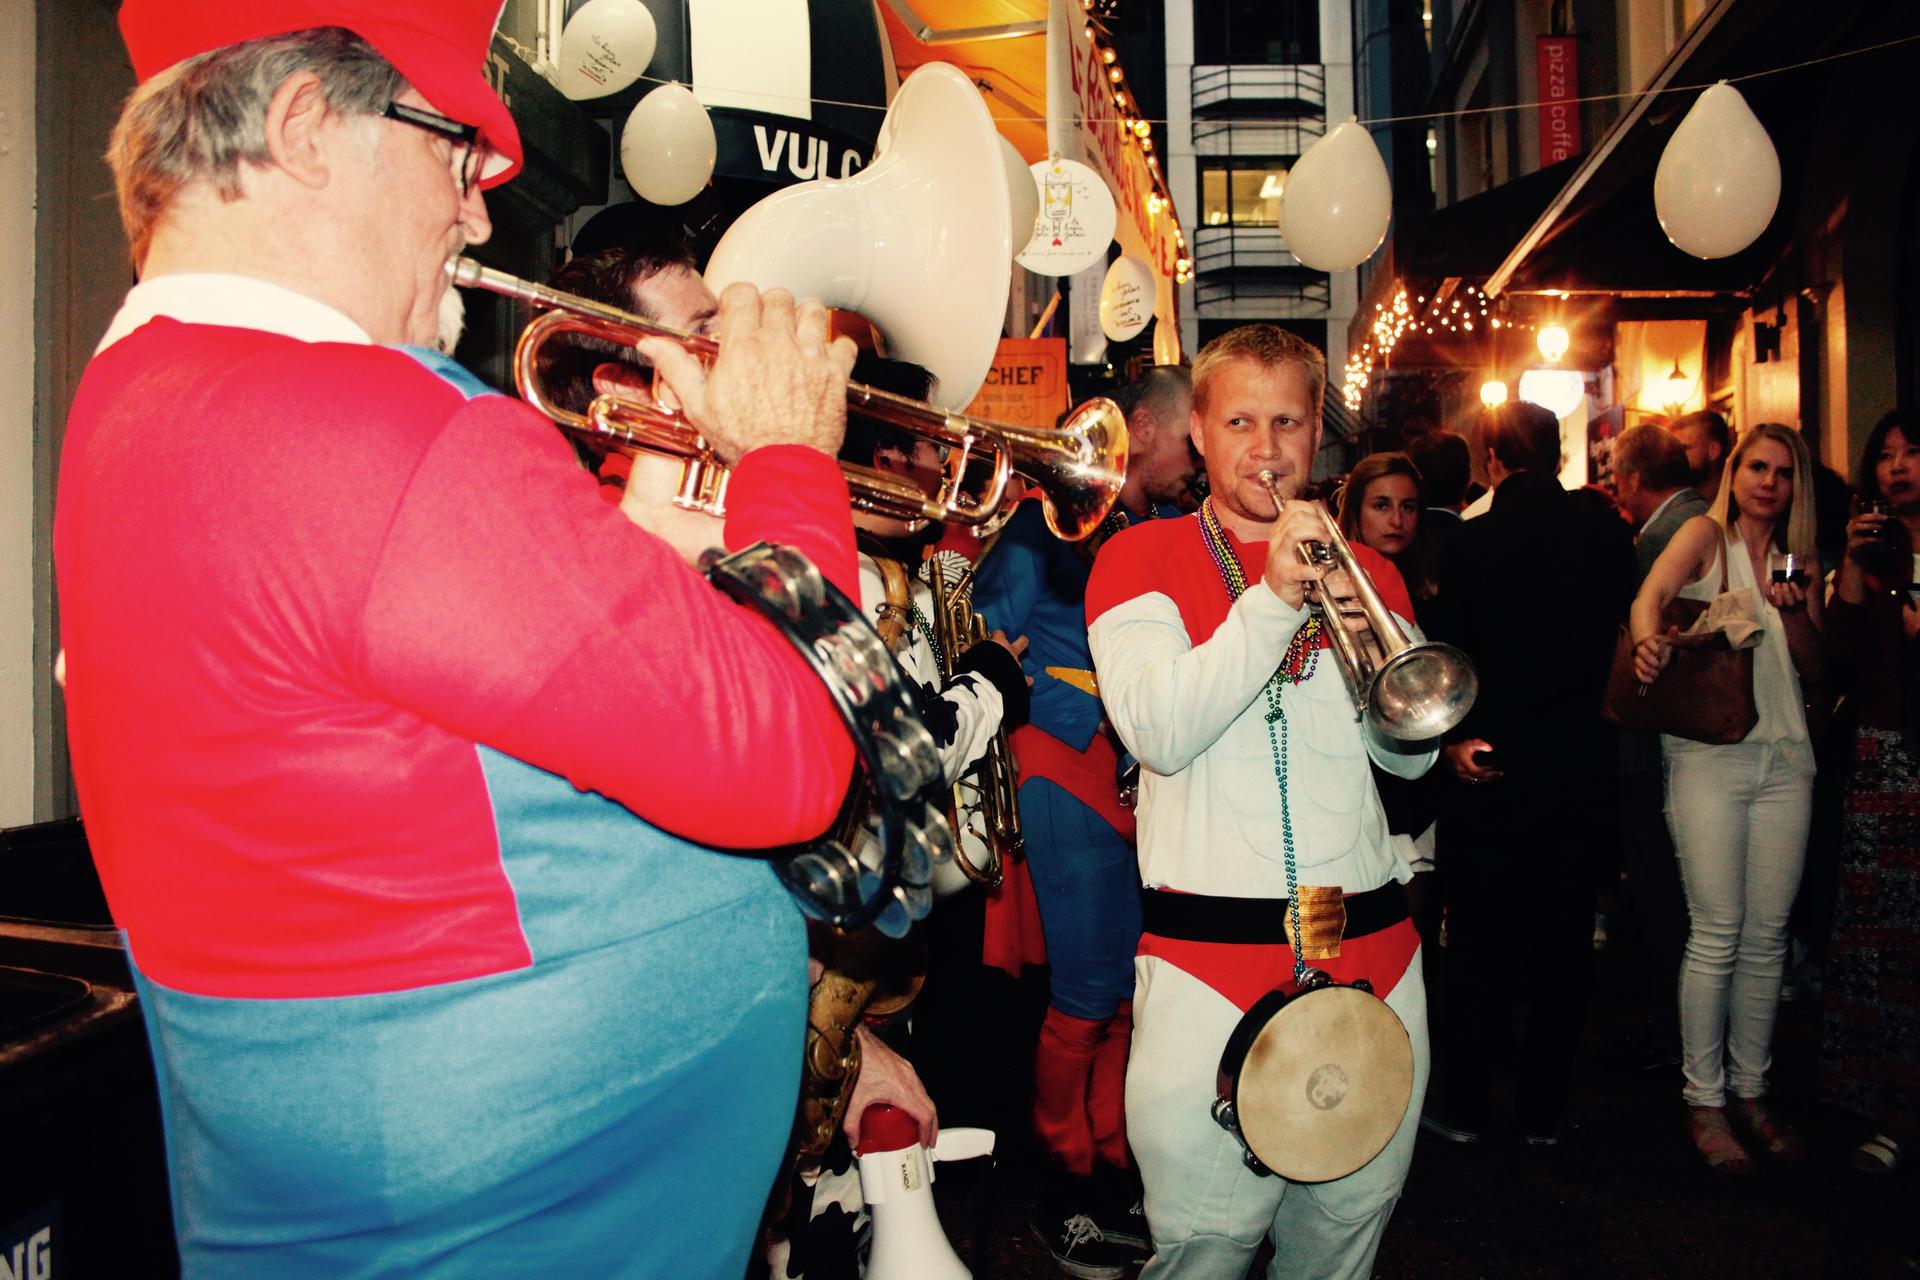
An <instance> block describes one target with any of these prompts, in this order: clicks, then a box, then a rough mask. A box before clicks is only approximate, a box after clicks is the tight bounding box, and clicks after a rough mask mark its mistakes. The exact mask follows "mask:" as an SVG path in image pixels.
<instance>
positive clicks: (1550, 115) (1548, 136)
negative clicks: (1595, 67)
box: [1533, 36, 1581, 169]
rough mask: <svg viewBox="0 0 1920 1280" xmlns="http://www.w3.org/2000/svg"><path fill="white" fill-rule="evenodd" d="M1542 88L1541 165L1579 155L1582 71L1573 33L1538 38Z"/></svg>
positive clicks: (1540, 84)
mask: <svg viewBox="0 0 1920 1280" xmlns="http://www.w3.org/2000/svg"><path fill="white" fill-rule="evenodd" d="M1533 43H1534V56H1535V59H1536V70H1537V72H1538V80H1539V88H1540V167H1541V168H1543V169H1544V168H1546V167H1547V166H1548V165H1551V164H1558V163H1559V162H1560V161H1562V160H1565V159H1567V158H1568V157H1569V156H1577V155H1579V154H1580V151H1581V144H1580V104H1579V102H1578V101H1577V99H1578V98H1579V97H1580V72H1579V66H1578V63H1577V62H1576V61H1575V56H1576V49H1575V41H1574V37H1572V36H1540V37H1538V38H1537V39H1535V40H1534V42H1533Z"/></svg>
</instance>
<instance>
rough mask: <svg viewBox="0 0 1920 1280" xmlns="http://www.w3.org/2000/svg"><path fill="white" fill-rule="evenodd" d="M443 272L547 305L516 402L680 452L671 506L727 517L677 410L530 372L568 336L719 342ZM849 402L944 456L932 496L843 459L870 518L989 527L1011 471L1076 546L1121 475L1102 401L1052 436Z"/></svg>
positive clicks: (1120, 450)
mask: <svg viewBox="0 0 1920 1280" xmlns="http://www.w3.org/2000/svg"><path fill="white" fill-rule="evenodd" d="M449 271H450V273H451V274H452V277H453V282H454V283H455V284H457V285H460V286H463V287H466V288H476V289H485V290H488V291H489V292H492V293H498V294H502V295H504V296H506V297H509V298H517V299H519V300H520V301H522V302H527V303H531V304H533V305H534V306H539V307H547V308H550V309H551V310H549V311H548V312H547V314H545V315H542V316H539V317H537V318H536V319H535V320H534V321H533V322H532V323H531V324H529V325H528V326H527V327H526V328H525V329H524V330H523V331H522V332H521V334H520V339H519V341H518V343H516V344H515V347H514V354H513V379H514V385H515V386H516V387H517V388H518V389H519V392H520V396H521V398H522V399H524V400H525V401H526V402H527V403H528V404H530V405H532V406H533V407H534V408H535V409H538V410H539V411H540V412H541V413H544V414H545V415H547V417H549V418H551V419H553V421H554V423H555V424H556V425H558V426H559V427H560V428H561V429H562V430H564V431H567V432H569V433H570V434H573V435H576V436H579V437H581V438H583V439H585V440H586V441H587V442H588V443H589V444H591V445H593V446H595V447H596V448H599V449H603V450H607V451H610V452H620V453H653V454H662V455H665V456H667V457H672V458H678V459H680V460H681V463H682V470H681V478H680V485H679V489H678V492H677V493H676V494H675V497H674V502H675V505H677V506H682V507H686V508H688V509H690V510H695V511H703V512H706V513H707V514H709V515H715V516H721V515H725V514H726V488H727V481H728V478H729V474H730V471H729V467H728V466H727V464H726V463H725V462H724V461H723V460H721V458H720V457H719V456H718V455H717V454H715V453H714V451H713V449H712V447H711V446H710V445H709V444H708V443H707V441H706V440H705V439H704V438H703V437H702V436H701V434H700V432H699V430H698V429H697V428H696V427H694V425H693V424H692V423H691V422H689V421H688V420H687V418H686V417H685V416H684V415H683V414H679V413H676V412H673V411H671V410H669V409H666V408H664V407H662V406H661V405H659V404H657V403H655V402H653V401H650V400H644V399H640V398H635V397H626V396H600V397H598V398H597V399H595V400H594V401H593V403H592V404H591V405H590V406H589V407H588V409H587V412H586V413H584V414H581V413H575V412H572V411H571V410H568V409H565V408H563V407H561V406H560V405H558V404H556V403H555V402H554V401H553V399H552V398H551V396H550V395H549V394H548V392H547V389H546V388H545V387H544V386H543V385H542V384H541V381H540V376H539V368H538V364H539V355H540V349H541V347H542V346H543V345H544V344H545V343H547V342H549V341H552V340H553V339H555V338H557V337H560V336H562V335H566V334H574V335H578V336H582V337H588V338H598V339H600V340H601V341H603V342H609V343H613V344H614V345H616V346H621V347H631V346H632V345H634V343H636V342H637V341H639V340H640V339H641V338H648V337H653V338H664V339H666V340H668V341H670V342H674V343H677V344H679V345H680V346H681V347H684V348H685V349H686V350H687V351H688V352H689V353H691V354H693V355H695V356H699V357H701V358H703V359H707V360H711V359H712V358H713V357H714V356H715V355H716V354H717V353H718V352H719V350H720V346H719V344H718V343H716V342H715V341H713V339H711V338H705V337H701V336H700V335H698V334H691V333H683V332H681V331H680V330H678V329H672V328H668V327H667V326H665V325H660V324H655V323H653V322H652V321H650V320H647V319H646V318H644V317H642V316H637V315H634V314H633V313H632V312H628V311H622V310H621V309H620V308H618V307H610V306H607V305H605V304H604V303H599V302H594V301H592V300H591V299H588V298H582V297H579V296H577V295H575V294H571V293H563V292H561V291H560V290H558V289H550V288H548V287H546V286H545V285H540V284H535V283H534V282H533V281H531V280H523V279H521V278H519V277H518V276H512V275H508V274H507V273H506V272H504V271H496V270H494V269H493V268H491V267H486V266H482V265H481V264H480V263H478V262H475V261H474V260H473V259H471V258H466V257H461V258H456V259H455V260H454V261H453V263H452V264H451V266H450V267H449ZM847 403H848V406H849V407H850V408H853V409H857V410H859V411H860V412H861V413H863V414H865V415H867V416H868V417H870V418H873V419H875V420H877V421H879V422H882V423H885V424H886V425H888V426H892V427H896V428H898V429H900V430H902V431H905V432H907V433H909V434H911V435H914V436H917V437H919V438H921V439H925V440H928V441H931V442H932V443H934V444H936V445H941V446H943V447H945V448H947V449H948V451H949V452H948V456H947V460H946V464H945V473H944V476H943V478H942V481H941V483H940V485H939V486H938V488H937V489H936V491H935V492H933V493H931V494H929V493H928V492H926V491H925V490H923V489H921V488H919V487H918V486H916V485H914V484H912V483H910V482H908V481H905V480H901V479H899V478H897V477H894V476H890V475H888V474H886V473H885V472H881V471H876V470H874V469H873V468H871V467H863V466H859V465H856V464H853V463H845V462H843V463H842V464H841V470H842V471H844V472H845V473H846V477H847V488H848V490H849V491H850V492H851V494H852V496H853V504H854V506H856V507H858V508H860V509H861V510H863V511H870V512H873V513H874V514H876V515H884V516H891V517H894V518H896V519H901V520H908V521H918V522H926V521H937V522H941V523H948V524H960V525H969V526H976V527H977V526H981V525H986V524H989V523H990V522H992V521H994V520H995V519H996V518H997V517H999V515H1000V514H1001V511H1002V508H1004V507H1007V506H1010V505H1011V503H1012V501H1014V500H1017V499H1016V496H1015V495H1014V494H1013V493H1012V492H1011V483H1010V482H1011V480H1012V478H1013V476H1014V475H1016V474H1017V475H1019V476H1021V477H1022V478H1024V479H1025V480H1027V481H1028V482H1029V483H1030V484H1032V485H1033V486H1034V487H1035V488H1037V489H1038V490H1039V492H1040V498H1041V503H1042V505H1043V507H1044V510H1045V514H1046V520H1047V525H1048V527H1049V528H1051V529H1052V530H1053V532H1054V533H1055V534H1056V535H1057V536H1059V537H1061V538H1064V539H1066V540H1067V541H1069V542H1078V541H1079V540H1080V539H1082V538H1084V537H1086V536H1087V535H1089V534H1091V533H1092V532H1093V531H1094V530H1095V529H1097V528H1099V527H1100V522H1101V521H1102V520H1103V519H1105V518H1106V515H1107V512H1108V511H1110V510H1111V509H1112V508H1113V504H1114V501H1115V499H1117V498H1118V497H1119V496H1120V486H1121V484H1122V483H1123V482H1124V481H1125V480H1126V475H1127V420H1126V415H1125V414H1124V413H1122V412H1121V411H1120V407H1119V406H1118V405H1116V404H1114V403H1113V401H1111V400H1107V399H1103V398H1095V399H1092V400H1089V401H1087V402H1086V403H1085V404H1083V405H1081V406H1080V407H1079V408H1077V409H1076V410H1074V412H1073V414H1072V416H1071V417H1070V418H1069V419H1068V421H1067V423H1066V424H1065V426H1063V427H1062V428H1061V429H1059V430H1057V431H1043V430H1040V429H1038V428H1034V427H1023V426H1012V425H1007V424H1003V423H994V422H986V421H982V420H981V419H978V418H969V417H966V416H965V415H963V414H957V413H947V412H944V411H942V410H940V409H935V408H933V407H932V406H930V405H926V404H922V403H921V402H919V401H917V400H909V399H908V398H907V397H905V396H899V395H894V394H892V393H891V392H886V391H881V390H879V389H878V388H875V387H868V386H863V385H862V384H860V383H849V384H848V385H847ZM975 464H982V465H981V469H982V470H984V471H986V472H987V474H988V479H987V482H986V484H985V485H984V486H983V487H982V490H981V492H980V494H979V496H978V497H974V496H972V495H970V494H968V493H967V492H966V491H965V490H964V489H963V487H962V484H961V481H962V479H963V478H964V477H965V476H966V474H967V472H968V469H969V468H970V467H972V466H974V465H975Z"/></svg>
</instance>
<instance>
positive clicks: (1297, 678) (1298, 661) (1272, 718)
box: [1200, 497, 1323, 983]
mask: <svg viewBox="0 0 1920 1280" xmlns="http://www.w3.org/2000/svg"><path fill="white" fill-rule="evenodd" d="M1200 536H1201V538H1202V540H1204V541H1205V543H1206V546H1207V554H1208V555H1210V556H1212V557H1213V566H1214V568H1216V569H1218V570H1219V571H1220V581H1221V583H1222V584H1223V585H1225V587H1226V589H1227V599H1228V600H1229V601H1230V602H1231V601H1235V600H1238V599H1239V598H1240V596H1241V594H1242V593H1243V592H1245V591H1246V589H1247V575H1246V571H1245V570H1244V569H1242V568H1241V566H1240V556H1239V553H1238V552H1236V551H1235V550H1234V549H1233V544H1232V543H1231V542H1229V541H1228V540H1227V532H1226V530H1225V529H1223V528H1222V527H1221V525H1220V517H1219V516H1218V515H1216V514H1215V513H1214V510H1213V499H1212V497H1208V498H1207V500H1206V501H1204V502H1202V503H1201V504H1200ZM1322 625H1323V624H1322V623H1321V621H1320V613H1319V611H1318V610H1315V611H1314V613H1313V615H1312V616H1311V617H1309V618H1308V619H1307V621H1306V622H1305V623H1304V624H1303V625H1302V626H1301V627H1300V629H1299V630H1298V631H1296V632H1294V633H1293V639H1292V640H1291V641H1289V642H1288V644H1287V651H1286V653H1285V655H1284V656H1282V658H1281V659H1280V668H1279V670H1277V671H1275V672H1274V673H1273V678H1272V679H1270V680H1268V681H1267V684H1266V688H1265V693H1266V696H1267V744H1268V745H1269V746H1270V747H1271V748H1272V750H1273V777H1274V781H1275V782H1277V783H1278V784H1279V786H1280V848H1281V851H1282V853H1283V854H1284V856H1285V863H1286V869H1287V922H1288V925H1289V926H1290V929H1291V935H1290V936H1291V938H1292V943H1293V980H1294V981H1295V982H1296V983H1299V982H1304V981H1305V980H1306V976H1307V962H1306V959H1305V956H1304V954H1303V948H1302V946H1301V939H1300V885H1299V878H1298V875H1297V873H1296V871H1295V867H1294V853H1293V811H1292V809H1291V807H1290V806H1289V805H1288V803H1287V714H1286V711H1285V710H1284V709H1283V708H1282V707H1281V705H1280V692H1281V690H1282V689H1283V688H1284V687H1285V686H1287V685H1296V684H1299V683H1301V682H1302V681H1304V680H1306V679H1307V678H1308V677H1310V676H1312V675H1313V672H1314V668H1315V667H1316V666H1317V665H1318V663H1319V658H1320V644H1319V641H1320V629H1321V627H1322Z"/></svg>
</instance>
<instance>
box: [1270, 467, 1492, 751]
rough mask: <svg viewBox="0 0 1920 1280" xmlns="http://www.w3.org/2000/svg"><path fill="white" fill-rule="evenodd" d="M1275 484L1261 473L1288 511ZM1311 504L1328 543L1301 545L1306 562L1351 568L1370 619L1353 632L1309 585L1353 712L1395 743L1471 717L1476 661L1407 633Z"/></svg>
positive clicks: (1341, 537) (1336, 529)
mask: <svg viewBox="0 0 1920 1280" xmlns="http://www.w3.org/2000/svg"><path fill="white" fill-rule="evenodd" d="M1278 481H1279V478H1278V477H1277V476H1276V475H1275V474H1274V473H1273V472H1271V471H1262V472H1261V473H1260V482H1261V483H1262V484H1264V485H1265V486H1266V487H1267V491H1268V492H1269V493H1271V494H1273V501H1274V505H1275V507H1276V508H1278V509H1281V510H1284V509H1285V507H1286V500H1285V499H1284V498H1282V497H1281V496H1280V490H1279V484H1278ZM1313 506H1314V509H1315V510H1316V511H1318V512H1319V513H1320V518H1321V520H1322V521H1323V522H1324V523H1325V525H1326V528H1327V537H1326V540H1325V541H1324V542H1309V543H1304V544H1302V546H1301V548H1300V555H1301V559H1303V560H1305V561H1307V562H1309V563H1318V564H1323V565H1326V566H1328V567H1329V568H1333V569H1344V570H1346V573H1347V576H1348V578H1350V579H1351V580H1352V582H1353V589H1354V595H1355V597H1356V598H1357V600H1358V603H1359V612H1360V613H1361V614H1362V615H1363V616H1364V617H1365V619H1366V624H1367V625H1366V627H1365V628H1364V629H1362V630H1358V631H1355V630H1350V629H1349V628H1348V627H1347V625H1346V623H1345V622H1343V621H1342V619H1341V616H1340V611H1339V609H1337V608H1335V607H1332V606H1331V605H1330V603H1329V602H1328V601H1327V599H1326V597H1325V594H1324V591H1321V590H1316V589H1313V588H1309V591H1308V599H1309V601H1310V603H1311V605H1312V607H1313V609H1314V610H1315V611H1316V612H1318V613H1319V614H1320V616H1321V626H1322V627H1323V628H1324V629H1325V630H1326V634H1327V648H1328V649H1329V650H1330V651H1331V652H1332V654H1333V657H1334V661H1335V662H1336V663H1337V664H1338V666H1339V667H1340V674H1341V676H1342V677H1343V678H1344V679H1345V680H1346V683H1347V689H1348V690H1349V692H1351V693H1352V694H1353V702H1354V710H1355V711H1356V712H1357V713H1358V714H1360V715H1362V716H1364V717H1366V719H1367V721H1368V723H1370V724H1371V725H1373V727H1374V728H1375V729H1377V730H1378V731H1379V732H1380V733H1382V734H1384V735H1386V736H1387V737H1389V738H1394V739H1396V740H1398V741H1402V742H1425V741H1430V740H1432V739H1434V738H1438V737H1440V736H1441V735H1442V734H1444V733H1446V732H1447V731H1448V730H1449V729H1452V728H1453V727H1454V726H1455V725H1457V724H1459V723H1460V721H1461V720H1463V719H1465V718H1466V714H1467V712H1468V711H1470V710H1472V709H1473V700H1474V698H1476V697H1477V696H1479V693H1480V673H1479V672H1478V671H1477V670H1476V669H1475V668H1474V665H1473V659H1471V658H1469V657H1468V656H1467V655H1466V654H1465V653H1462V652H1461V651H1460V650H1459V649H1456V648H1454V647H1453V646H1452V645H1450V644H1444V643H1442V642H1440V641H1438V640H1415V639H1413V638H1412V637H1411V636H1409V635H1408V634H1407V630H1406V628H1405V627H1403V626H1401V625H1400V620H1399V619H1398V618H1396V617H1394V615H1393V611H1392V610H1391V609H1389V608H1387V603H1386V601H1385V600H1383V599H1381V598H1380V592H1379V590H1378V589H1377V588H1376V587H1375V586H1374V585H1373V579H1372V578H1371V577H1369V576H1368V575H1367V571H1366V570H1365V569H1362V568H1361V567H1360V562H1359V560H1358V559H1357V558H1356V557H1355V556H1354V554H1353V547H1352V545H1351V544H1349V543H1348V542H1347V537H1346V535H1345V534H1344V533H1342V532H1340V526H1339V524H1338V523H1336V522H1335V521H1334V519H1333V517H1332V516H1331V515H1329V514H1328V513H1327V509H1326V507H1325V506H1323V505H1321V504H1320V503H1318V502H1316V503H1314V504H1313Z"/></svg>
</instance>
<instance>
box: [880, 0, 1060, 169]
mask: <svg viewBox="0 0 1920 1280" xmlns="http://www.w3.org/2000/svg"><path fill="white" fill-rule="evenodd" d="M880 15H881V18H882V19H883V20H884V21H885V23H886V29H887V41H888V43H889V44H891V45H892V47H893V61H894V65H895V66H896V67H897V68H898V69H899V72H900V78H901V79H905V78H906V77H907V75H908V74H909V73H911V72H912V71H913V70H914V68H916V67H918V66H920V65H921V64H923V63H927V62H949V63H952V64H953V65H954V66H956V67H959V68H960V69H961V70H962V71H965V72H966V73H967V74H968V75H969V76H971V77H973V81H974V83H975V84H977V85H979V86H980V92H981V95H982V96H983V97H985V98H986V100H987V109H988V110H989V111H991V112H992V113H993V119H994V124H995V126H996V127H998V128H999V130H1000V132H1001V134H1002V135H1003V136H1004V137H1005V138H1006V139H1007V141H1009V142H1011V143H1013V145H1014V146H1015V147H1016V148H1017V149H1018V150H1019V152H1020V154H1021V155H1023V156H1025V157H1026V158H1027V162H1028V163H1029V164H1031V163H1034V162H1036V161H1039V160H1044V159H1045V158H1046V155H1047V125H1046V115H1047V0H884V2H883V3H882V4H881V5H880Z"/></svg>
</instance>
